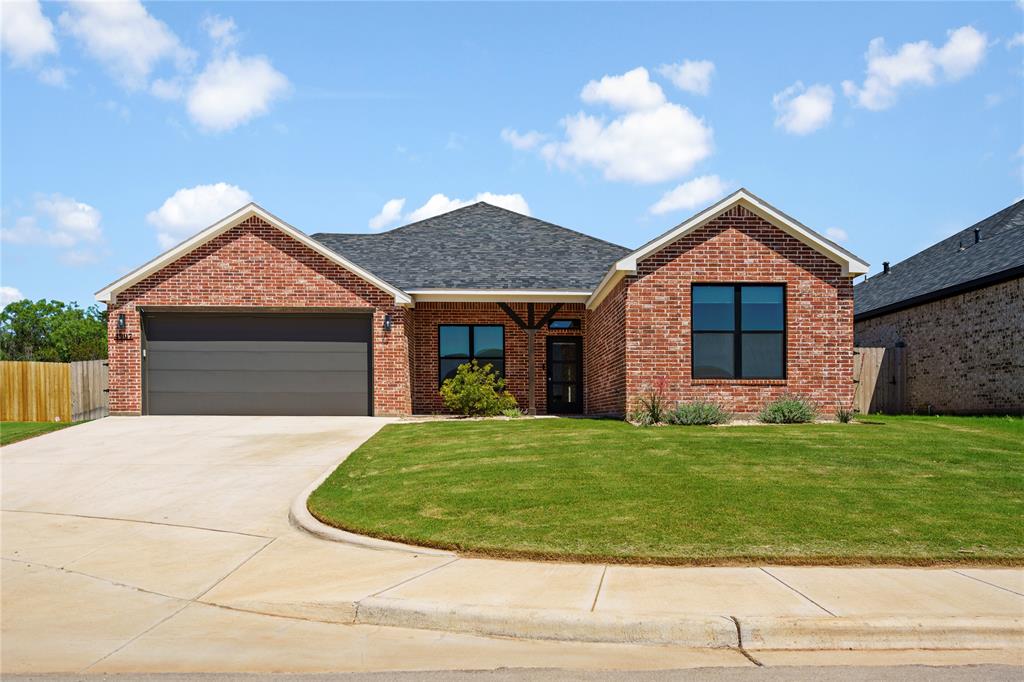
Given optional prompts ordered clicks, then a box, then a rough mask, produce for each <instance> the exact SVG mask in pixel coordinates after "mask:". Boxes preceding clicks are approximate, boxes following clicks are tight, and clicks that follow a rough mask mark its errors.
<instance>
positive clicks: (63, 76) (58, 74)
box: [39, 66, 68, 88]
mask: <svg viewBox="0 0 1024 682" xmlns="http://www.w3.org/2000/svg"><path fill="white" fill-rule="evenodd" d="M39 80H40V81H41V82H42V83H44V84H46V85H52V86H53V87H55V88H66V87H67V86H68V74H67V71H65V70H64V69H62V68H60V67H59V66H51V67H49V68H45V69H42V70H40V71H39Z"/></svg>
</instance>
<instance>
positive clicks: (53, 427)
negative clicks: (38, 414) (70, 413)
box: [0, 422, 75, 446]
mask: <svg viewBox="0 0 1024 682" xmlns="http://www.w3.org/2000/svg"><path fill="white" fill-rule="evenodd" d="M74 425H75V424H74V423H73V422H0V446H2V445H10V444H11V443H17V442H18V441H19V440H25V439H26V438H32V437H33V436H41V435H43V434H44V433H50V432H51V431H57V430H58V429H63V428H67V427H68V426H74Z"/></svg>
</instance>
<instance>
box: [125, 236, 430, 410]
mask: <svg viewBox="0 0 1024 682" xmlns="http://www.w3.org/2000/svg"><path fill="white" fill-rule="evenodd" d="M138 306H211V307H222V306H223V307H237V308H240V309H245V308H256V307H282V308H290V309H294V308H300V309H301V308H307V307H309V308H321V309H322V308H353V309H364V310H373V393H374V413H375V414H378V415H395V414H408V413H409V412H410V411H411V409H412V400H411V391H410V380H409V352H410V349H409V339H408V336H407V334H406V331H405V330H406V329H407V324H406V315H407V313H408V311H407V310H406V309H405V308H401V307H397V306H395V304H394V297H393V296H392V295H391V294H389V293H387V292H384V291H381V290H380V289H377V288H376V287H374V286H373V285H371V284H369V283H368V282H366V281H365V280H362V279H360V278H359V277H357V276H356V275H353V274H352V273H351V272H349V271H348V270H346V269H344V268H342V267H341V266H339V265H337V264H336V263H334V262H332V261H330V260H328V259H327V258H324V257H323V256H321V255H320V254H318V253H316V252H315V251H313V250H311V249H309V248H308V247H306V246H304V245H303V244H300V243H299V242H297V241H295V240H294V239H292V238H290V237H288V236H287V235H285V234H284V233H282V232H281V231H280V230H278V229H277V228H275V227H273V226H271V225H269V224H268V223H266V222H264V221H263V220H261V219H260V218H256V217H251V218H248V219H246V220H245V221H243V222H242V223H240V224H239V225H238V226H236V227H233V228H231V229H230V230H228V231H227V232H225V233H224V234H222V235H220V236H219V237H217V238H216V239H213V240H212V241H210V242H208V243H206V244H204V245H202V246H200V247H199V248H197V249H195V250H194V251H192V252H191V253H189V254H187V255H185V256H183V257H182V258H180V259H178V260H177V261H175V262H173V263H171V264H169V265H168V266H167V267H165V268H163V269H161V270H160V271H158V272H156V273H154V274H152V275H150V276H149V277H147V278H146V279H144V280H142V281H141V282H138V283H137V284H135V285H134V286H132V287H131V288H129V289H127V290H126V291H123V292H121V293H120V294H118V296H117V300H116V301H115V302H112V303H111V304H109V305H108V309H109V311H110V322H109V324H110V327H109V337H110V410H111V413H112V414H139V413H140V411H141V410H142V391H141V388H142V377H141V350H140V337H141V334H140V326H139V325H140V316H139V312H138V309H137V307H138ZM119 313H124V315H125V321H126V323H127V328H126V330H125V331H126V332H127V333H128V334H129V335H130V336H131V339H130V340H118V339H117V334H116V332H117V328H116V325H117V317H118V314H119ZM386 314H391V315H392V316H393V322H394V326H393V329H392V331H391V332H390V333H387V332H384V331H383V324H384V316H385V315H386Z"/></svg>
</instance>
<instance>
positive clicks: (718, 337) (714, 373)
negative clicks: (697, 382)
mask: <svg viewBox="0 0 1024 682" xmlns="http://www.w3.org/2000/svg"><path fill="white" fill-rule="evenodd" d="M733 365H734V362H733V335H732V334H708V333H704V334H694V335H693V376H695V377H697V378H699V379H729V378H731V377H732V376H733V375H734V374H735V371H736V369H735V367H734V366H733Z"/></svg>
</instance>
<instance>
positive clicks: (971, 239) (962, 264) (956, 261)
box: [853, 201, 1024, 319]
mask: <svg viewBox="0 0 1024 682" xmlns="http://www.w3.org/2000/svg"><path fill="white" fill-rule="evenodd" d="M975 230H977V235H978V241H977V243H975ZM1019 276H1024V201H1018V202H1017V203H1015V204H1013V205H1011V206H1008V207H1006V208H1004V209H1003V210H1001V211H999V212H998V213H996V214H994V215H991V216H989V217H988V218H985V219H984V220H982V221H981V222H979V223H976V224H974V225H971V226H970V227H968V228H966V229H964V230H961V231H960V232H957V233H956V234H954V235H952V236H951V237H947V238H946V239H943V240H942V241H941V242H939V243H938V244H935V245H933V246H930V247H928V248H927V249H925V250H924V251H921V252H920V253H917V254H915V255H913V256H911V257H910V258H908V259H906V260H904V261H901V262H899V263H897V264H895V265H893V266H892V267H890V268H889V272H884V271H883V272H881V273H879V274H877V275H874V276H873V277H870V278H869V279H867V280H866V281H864V282H861V283H860V284H858V285H856V286H855V287H854V288H853V301H854V304H853V312H854V317H855V318H856V319H866V318H869V317H876V316H878V315H884V314H886V313H889V312H893V311H895V310H900V309H902V308H909V307H911V306H914V305H920V304H921V303H927V302H928V301H931V300H936V299H939V298H945V297H946V296H951V295H953V294H957V293H962V292H964V291H968V290H970V289H976V288H979V287H982V286H988V285H989V284H995V283H997V282H999V281H1002V280H1005V279H1008V278H1010V277H1019Z"/></svg>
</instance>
